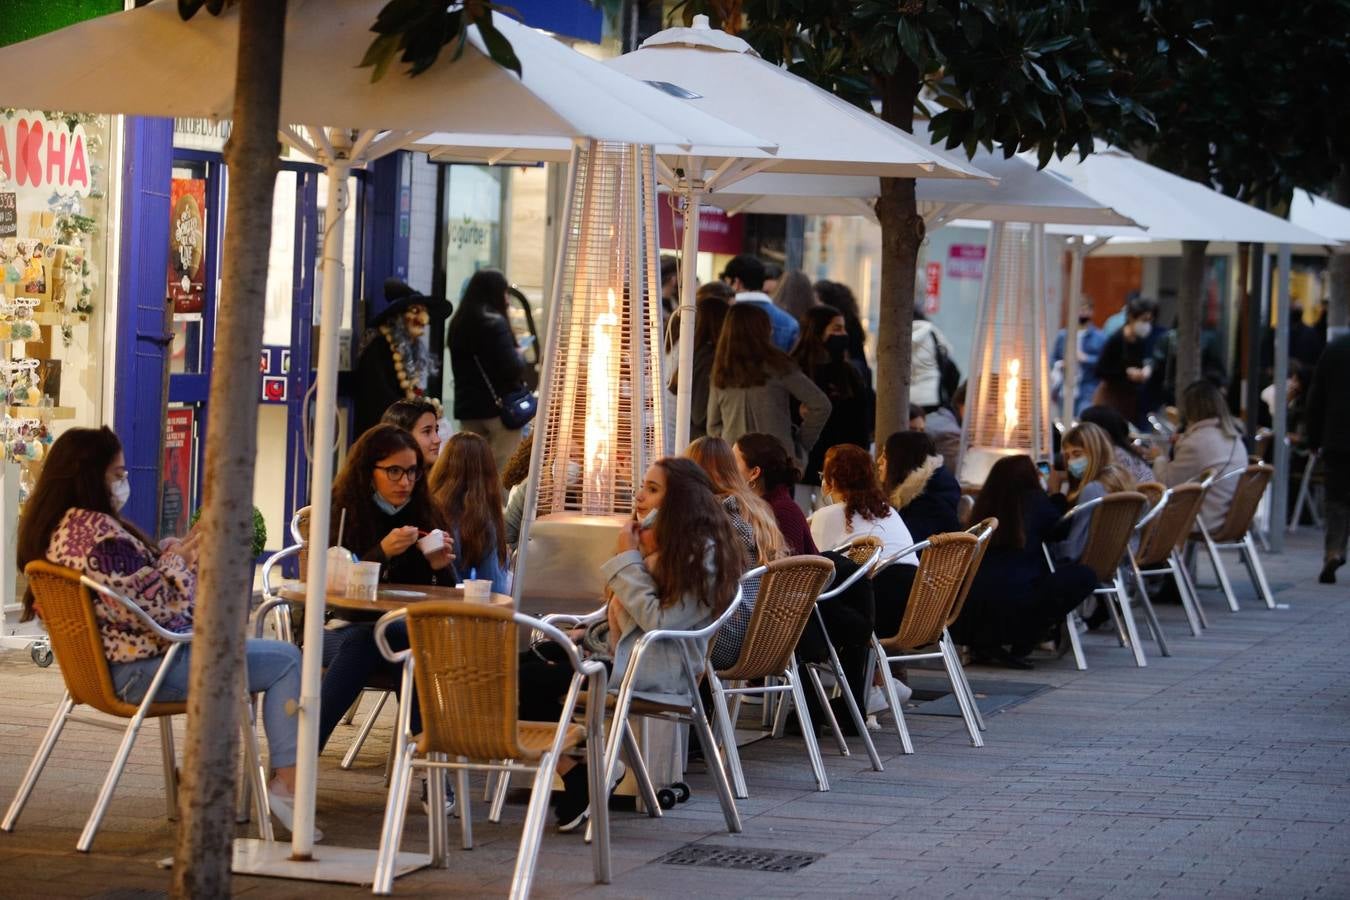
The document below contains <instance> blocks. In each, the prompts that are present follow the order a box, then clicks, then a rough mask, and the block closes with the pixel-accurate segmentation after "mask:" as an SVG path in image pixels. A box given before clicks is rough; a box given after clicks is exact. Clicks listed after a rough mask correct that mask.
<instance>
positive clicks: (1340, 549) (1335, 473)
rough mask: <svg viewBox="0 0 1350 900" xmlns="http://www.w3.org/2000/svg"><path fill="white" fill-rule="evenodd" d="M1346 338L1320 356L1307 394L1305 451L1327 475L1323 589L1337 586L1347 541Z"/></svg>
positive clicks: (1349, 432)
mask: <svg viewBox="0 0 1350 900" xmlns="http://www.w3.org/2000/svg"><path fill="white" fill-rule="evenodd" d="M1347 385H1350V334H1343V335H1341V336H1340V337H1338V338H1336V339H1335V340H1334V341H1332V342H1331V343H1329V344H1327V347H1326V349H1325V350H1324V351H1322V357H1321V359H1319V360H1318V362H1317V370H1316V372H1315V373H1314V374H1313V381H1312V389H1311V390H1310V391H1309V392H1308V407H1307V412H1306V414H1305V415H1306V422H1307V434H1308V449H1309V451H1312V452H1317V453H1320V454H1321V455H1322V466H1323V468H1324V471H1325V473H1326V497H1327V501H1326V502H1327V516H1326V519H1327V533H1326V539H1325V544H1324V549H1323V556H1322V574H1321V575H1319V576H1318V578H1317V580H1318V581H1320V582H1321V583H1322V584H1335V583H1336V570H1337V569H1339V568H1340V567H1341V566H1343V565H1345V552H1346V542H1347V540H1350V391H1347V390H1346V386H1347Z"/></svg>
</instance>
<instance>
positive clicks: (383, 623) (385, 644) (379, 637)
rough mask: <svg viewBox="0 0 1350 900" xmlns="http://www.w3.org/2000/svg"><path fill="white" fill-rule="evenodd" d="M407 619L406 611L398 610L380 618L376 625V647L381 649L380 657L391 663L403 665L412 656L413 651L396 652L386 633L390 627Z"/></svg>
mask: <svg viewBox="0 0 1350 900" xmlns="http://www.w3.org/2000/svg"><path fill="white" fill-rule="evenodd" d="M406 618H408V611H407V610H406V609H396V610H394V611H393V612H387V613H385V614H384V615H382V616H380V620H379V621H378V622H376V623H375V646H376V647H378V648H379V651H380V655H381V656H383V657H384V658H385V659H387V660H389V661H390V662H391V663H401V662H403V661H405V660H407V659H408V657H410V656H411V655H412V651H411V650H397V651H396V650H394V648H392V647H390V646H389V638H387V637H386V636H385V632H386V631H387V630H389V626H390V625H393V624H394V623H395V622H400V621H402V620H404V619H406Z"/></svg>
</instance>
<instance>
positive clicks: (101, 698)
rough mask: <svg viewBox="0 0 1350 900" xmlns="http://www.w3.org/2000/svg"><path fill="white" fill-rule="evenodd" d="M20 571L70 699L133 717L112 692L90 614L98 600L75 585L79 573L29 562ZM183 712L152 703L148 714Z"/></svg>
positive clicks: (179, 707) (180, 705)
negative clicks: (31, 592) (25, 579)
mask: <svg viewBox="0 0 1350 900" xmlns="http://www.w3.org/2000/svg"><path fill="white" fill-rule="evenodd" d="M23 572H24V575H25V576H27V578H28V586H29V588H31V589H32V591H33V597H34V599H35V600H36V601H37V608H38V613H39V614H40V615H41V617H42V624H43V625H44V626H46V628H47V634H48V635H49V636H50V637H51V642H52V653H53V654H55V656H56V661H57V663H59V664H60V666H61V677H62V678H64V679H65V682H66V690H68V691H69V692H70V697H71V699H72V700H74V701H75V702H76V703H82V704H84V705H86V706H91V707H93V708H94V709H97V710H98V711H99V712H105V713H107V714H109V715H112V716H120V717H122V718H131V717H132V716H134V715H136V709H137V704H135V703H127V702H126V701H124V700H122V699H121V698H120V697H118V696H117V691H116V690H115V689H114V688H113V681H112V673H111V672H110V671H109V669H108V658H107V656H105V655H104V653H103V638H102V636H101V635H100V634H99V629H98V617H97V615H96V613H95V612H94V604H95V603H98V602H102V601H100V600H99V599H97V598H96V597H94V596H93V595H92V594H91V593H90V591H89V589H88V588H87V587H85V586H84V585H83V584H81V583H80V573H79V572H76V571H75V570H73V569H67V568H65V567H64V566H58V565H54V564H52V563H49V562H47V561H45V560H34V561H33V562H30V563H29V564H28V565H27V566H26V567H25V568H24V570H23ZM127 615H128V616H129V615H130V613H127ZM186 711H187V707H186V705H185V704H183V703H153V704H151V705H150V710H149V713H148V715H151V716H169V715H181V714H183V713H185V712H186Z"/></svg>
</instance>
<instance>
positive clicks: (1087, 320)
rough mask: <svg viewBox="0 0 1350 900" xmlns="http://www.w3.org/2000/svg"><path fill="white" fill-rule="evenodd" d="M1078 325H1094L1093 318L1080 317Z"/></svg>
mask: <svg viewBox="0 0 1350 900" xmlns="http://www.w3.org/2000/svg"><path fill="white" fill-rule="evenodd" d="M1078 324H1079V325H1090V324H1092V316H1079V317H1078Z"/></svg>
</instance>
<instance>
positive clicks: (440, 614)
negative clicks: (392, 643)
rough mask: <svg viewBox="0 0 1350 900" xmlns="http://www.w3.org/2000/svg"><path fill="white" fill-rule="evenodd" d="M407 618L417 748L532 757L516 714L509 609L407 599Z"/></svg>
mask: <svg viewBox="0 0 1350 900" xmlns="http://www.w3.org/2000/svg"><path fill="white" fill-rule="evenodd" d="M407 623H408V647H409V650H410V652H411V653H412V660H413V681H414V684H415V685H416V687H417V702H418V704H419V706H420V708H421V711H422V736H421V740H420V742H419V743H418V745H417V751H418V753H419V754H425V753H448V754H449V755H451V756H467V757H469V758H470V759H522V758H527V757H529V756H530V755H531V754H529V753H528V752H526V751H524V750H522V749H521V747H520V742H519V729H518V723H517V720H516V708H517V703H518V687H517V682H518V674H519V666H520V659H519V655H518V644H517V629H516V623H515V620H514V618H513V613H512V611H511V610H510V609H503V608H501V607H496V606H487V605H484V604H478V603H459V602H454V601H427V602H423V603H413V604H409V606H408V619H407Z"/></svg>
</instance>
